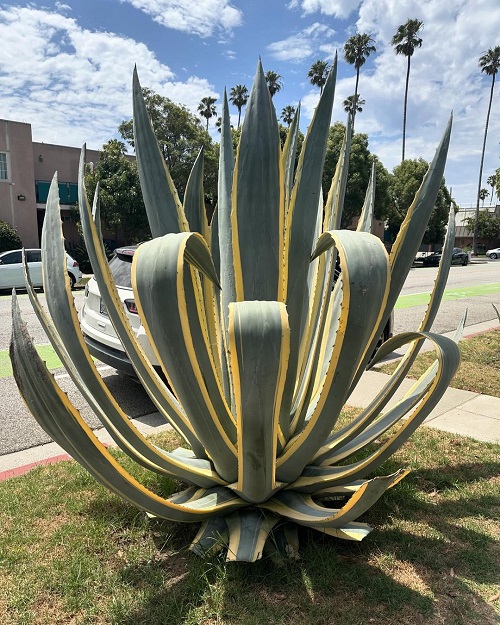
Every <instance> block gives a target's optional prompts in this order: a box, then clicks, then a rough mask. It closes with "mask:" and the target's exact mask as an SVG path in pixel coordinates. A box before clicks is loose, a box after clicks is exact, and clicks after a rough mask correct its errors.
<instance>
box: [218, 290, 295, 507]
mask: <svg viewBox="0 0 500 625" xmlns="http://www.w3.org/2000/svg"><path fill="white" fill-rule="evenodd" d="M229 351H230V354H231V374H232V376H233V386H234V394H235V412H236V424H237V431H238V484H237V486H236V487H235V488H234V489H233V490H235V492H237V493H238V494H240V496H241V497H243V498H244V499H247V500H248V501H250V502H256V503H257V502H261V501H264V500H266V499H268V498H269V497H270V496H271V494H272V493H273V492H274V491H275V490H276V488H277V486H276V480H275V472H276V448H277V443H278V435H279V418H280V413H281V411H282V410H283V405H282V398H283V387H284V383H285V377H286V371H287V364H288V356H289V352H290V329H289V327H288V319H287V315H286V308H285V305H284V304H281V303H278V302H240V303H235V304H231V305H230V306H229ZM281 437H282V438H283V435H282V434H281ZM283 444H284V440H282V445H283Z"/></svg>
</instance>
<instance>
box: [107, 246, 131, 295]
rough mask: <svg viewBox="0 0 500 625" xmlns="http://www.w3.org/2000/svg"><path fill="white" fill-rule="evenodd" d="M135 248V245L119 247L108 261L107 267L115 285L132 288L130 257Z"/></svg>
mask: <svg viewBox="0 0 500 625" xmlns="http://www.w3.org/2000/svg"><path fill="white" fill-rule="evenodd" d="M136 249H137V247H136V246H134V247H127V248H119V249H117V250H115V255H114V256H113V258H112V259H111V260H110V261H109V269H110V270H111V275H112V276H113V280H114V281H115V284H116V286H120V287H122V288H126V289H131V288H132V258H133V256H134V252H135V250H136Z"/></svg>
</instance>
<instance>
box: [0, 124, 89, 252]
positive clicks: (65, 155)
mask: <svg viewBox="0 0 500 625" xmlns="http://www.w3.org/2000/svg"><path fill="white" fill-rule="evenodd" d="M0 152H2V153H5V154H6V155H7V168H8V172H7V173H8V179H7V180H1V179H0V220H2V221H6V222H7V223H9V224H10V225H11V226H13V227H14V228H15V229H16V230H17V232H18V234H19V236H20V237H21V241H22V243H23V246H25V247H39V245H40V236H41V229H42V224H43V219H44V215H45V197H46V192H47V189H48V185H49V183H50V181H51V180H52V177H53V176H54V173H55V172H57V174H58V181H59V183H60V191H62V193H60V201H61V212H62V217H63V232H64V236H65V239H66V241H67V243H68V244H69V245H75V243H76V242H78V240H79V238H80V237H79V234H78V232H77V230H76V227H75V224H74V223H73V222H72V221H71V220H69V219H68V217H69V216H70V213H71V208H72V203H74V201H76V188H75V186H76V184H77V183H78V165H79V161H80V149H79V148H73V147H68V146H62V145H53V144H50V143H38V142H33V140H32V132H31V125H30V124H26V123H21V122H14V121H9V120H5V119H0ZM98 159H99V152H98V151H97V150H87V158H86V160H87V162H97V160H98ZM39 183H41V184H39ZM64 183H66V184H64ZM39 187H40V188H41V187H43V190H44V193H43V198H40V196H39V197H38V200H37V189H38V188H39ZM66 187H67V189H68V191H69V189H70V187H71V202H70V197H69V196H70V194H69V192H68V193H64V191H65V188H66Z"/></svg>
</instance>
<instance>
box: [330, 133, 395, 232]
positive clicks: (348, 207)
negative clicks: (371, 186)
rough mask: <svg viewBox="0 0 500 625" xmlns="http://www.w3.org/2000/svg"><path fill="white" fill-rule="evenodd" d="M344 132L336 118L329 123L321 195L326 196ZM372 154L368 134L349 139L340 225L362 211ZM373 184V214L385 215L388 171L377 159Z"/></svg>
mask: <svg viewBox="0 0 500 625" xmlns="http://www.w3.org/2000/svg"><path fill="white" fill-rule="evenodd" d="M344 135H345V125H344V124H343V123H341V122H336V123H335V124H334V125H333V126H331V127H330V132H329V135H328V143H327V147H326V157H325V167H324V170H323V195H324V197H325V199H326V197H327V195H328V191H329V190H330V186H331V183H332V178H333V176H334V174H335V167H336V165H337V161H338V159H339V155H340V150H341V147H342V141H343V139H344ZM373 158H374V156H373V154H371V152H370V151H369V149H368V136H367V135H365V134H362V133H358V134H354V135H353V137H352V142H351V155H350V157H349V176H348V179H347V189H346V196H345V201H344V210H343V212H342V224H341V225H342V228H346V227H348V226H349V225H350V224H351V221H352V218H353V217H356V216H359V215H360V214H361V209H362V207H363V202H364V200H365V194H366V189H367V187H368V182H369V180H370V171H371V165H372V162H373ZM376 175H377V177H376V187H375V217H376V218H377V219H385V217H386V211H387V205H388V198H389V196H388V186H389V176H390V174H389V172H388V171H387V169H386V168H385V167H384V166H383V165H382V163H381V162H380V161H377V164H376Z"/></svg>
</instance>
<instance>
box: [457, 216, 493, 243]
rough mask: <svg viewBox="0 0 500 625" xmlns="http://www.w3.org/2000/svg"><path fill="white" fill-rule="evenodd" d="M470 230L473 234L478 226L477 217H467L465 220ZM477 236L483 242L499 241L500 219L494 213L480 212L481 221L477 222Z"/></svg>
mask: <svg viewBox="0 0 500 625" xmlns="http://www.w3.org/2000/svg"><path fill="white" fill-rule="evenodd" d="M465 223H466V224H467V226H468V228H469V230H470V231H471V232H472V231H473V230H474V228H475V226H476V218H475V217H467V218H466V219H465ZM477 236H478V238H479V239H482V240H483V241H494V242H496V241H499V240H500V218H499V217H497V216H496V215H495V214H494V213H490V212H488V211H487V210H484V211H479V219H478V222H477Z"/></svg>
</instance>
